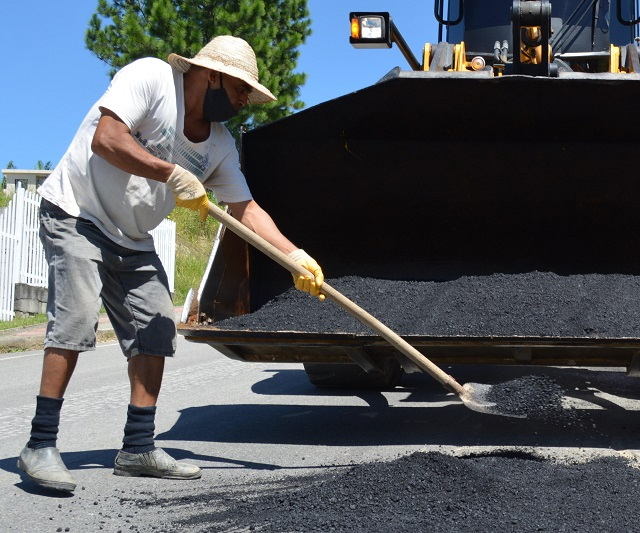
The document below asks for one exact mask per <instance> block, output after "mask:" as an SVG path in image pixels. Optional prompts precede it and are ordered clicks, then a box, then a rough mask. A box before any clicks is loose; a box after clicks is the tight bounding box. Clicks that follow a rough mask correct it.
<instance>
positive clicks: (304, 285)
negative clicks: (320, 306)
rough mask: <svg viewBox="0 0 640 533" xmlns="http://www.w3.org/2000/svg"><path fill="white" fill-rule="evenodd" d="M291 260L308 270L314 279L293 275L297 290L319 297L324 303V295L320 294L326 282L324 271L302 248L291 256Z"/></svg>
mask: <svg viewBox="0 0 640 533" xmlns="http://www.w3.org/2000/svg"><path fill="white" fill-rule="evenodd" d="M289 259H291V260H292V261H294V262H296V263H298V264H299V265H300V266H301V267H303V268H306V269H307V270H308V271H309V272H311V274H313V277H311V276H310V275H309V276H301V275H299V274H292V275H293V283H294V285H295V286H296V289H298V290H299V291H304V292H308V293H309V294H310V295H311V296H317V297H318V298H319V299H320V301H321V302H322V301H324V299H325V296H324V294H321V293H320V287H322V283H323V282H324V274H323V273H322V269H321V268H320V265H319V264H318V263H316V261H315V259H313V257H311V256H310V255H309V254H307V253H306V252H305V251H304V250H302V249H301V248H298V249H297V250H294V251H293V252H291V253H290V254H289Z"/></svg>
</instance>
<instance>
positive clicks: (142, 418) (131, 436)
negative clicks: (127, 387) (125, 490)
mask: <svg viewBox="0 0 640 533" xmlns="http://www.w3.org/2000/svg"><path fill="white" fill-rule="evenodd" d="M163 372H164V357H161V356H157V355H135V356H133V357H131V358H130V359H129V381H130V382H131V403H130V404H129V407H128V409H127V423H126V425H125V427H124V438H123V440H122V443H123V445H122V450H120V452H118V456H117V457H116V464H115V468H114V471H113V473H114V474H116V475H118V476H131V477H136V476H153V477H161V478H168V479H197V478H199V477H200V476H201V475H202V472H201V470H200V468H198V467H197V466H195V465H190V464H187V463H179V462H177V461H176V460H175V459H173V458H172V457H171V456H170V455H168V454H167V453H166V452H165V451H164V450H162V449H160V448H156V447H155V444H154V440H153V436H154V432H155V415H156V403H157V401H158V394H159V393H160V386H161V384H162V374H163Z"/></svg>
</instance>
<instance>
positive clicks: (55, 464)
mask: <svg viewBox="0 0 640 533" xmlns="http://www.w3.org/2000/svg"><path fill="white" fill-rule="evenodd" d="M18 468H19V469H20V470H22V471H23V472H25V473H26V474H27V476H29V479H31V481H33V482H34V483H36V484H38V485H40V486H41V487H46V488H48V489H54V490H63V491H66V492H73V491H74V490H75V489H76V482H75V480H74V479H73V477H71V474H70V472H69V471H68V470H67V467H66V466H64V463H63V462H62V458H61V457H60V452H59V451H58V448H40V449H39V450H32V449H31V448H29V447H27V446H25V448H24V449H23V450H22V451H21V452H20V457H19V458H18Z"/></svg>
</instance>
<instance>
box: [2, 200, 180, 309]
mask: <svg viewBox="0 0 640 533" xmlns="http://www.w3.org/2000/svg"><path fill="white" fill-rule="evenodd" d="M39 206H40V195H39V194H38V193H36V192H33V191H28V190H25V189H23V188H22V187H18V188H17V189H16V191H15V194H14V196H13V198H12V199H11V202H9V205H8V206H7V207H6V208H5V209H4V210H3V211H2V212H0V321H10V320H13V318H14V309H13V305H14V293H15V285H16V283H25V284H27V285H33V286H36V287H46V286H47V284H48V268H47V261H46V259H45V257H44V250H43V248H42V244H41V243H40V238H39V236H38V231H39V227H40V223H39V220H38V208H39ZM151 235H153V241H154V244H155V247H156V251H157V252H158V255H159V256H160V260H161V261H162V264H163V266H164V268H165V270H166V271H167V276H168V277H169V288H170V289H171V292H173V291H174V286H175V285H174V283H175V265H176V262H175V256H176V224H175V222H173V221H171V220H168V219H165V220H163V221H162V223H161V224H160V225H159V226H158V227H157V228H156V229H155V230H153V231H152V232H151Z"/></svg>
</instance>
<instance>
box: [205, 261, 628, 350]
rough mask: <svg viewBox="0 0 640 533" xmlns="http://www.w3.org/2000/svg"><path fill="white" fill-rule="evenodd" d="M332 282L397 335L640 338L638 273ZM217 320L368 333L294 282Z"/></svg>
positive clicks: (231, 325)
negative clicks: (245, 310)
mask: <svg viewBox="0 0 640 533" xmlns="http://www.w3.org/2000/svg"><path fill="white" fill-rule="evenodd" d="M327 281H328V282H329V283H330V284H331V286H333V287H334V288H335V289H337V290H338V291H340V292H341V293H342V294H344V295H345V296H346V297H347V298H349V299H351V300H353V301H354V302H355V303H356V304H358V305H359V306H361V307H362V308H363V309H365V310H366V311H368V312H369V313H371V314H372V315H373V316H374V317H376V318H377V319H378V320H380V321H382V322H383V323H384V324H385V325H387V326H388V327H389V328H391V329H392V330H394V331H395V332H396V333H398V334H400V335H433V336H469V337H474V336H479V337H486V336H513V335H517V336H532V337H539V336H542V337H577V338H581V337H587V338H619V337H640V306H638V302H640V276H632V275H623V274H607V275H603V274H579V275H578V274H576V275H568V276H560V275H558V274H555V273H552V272H527V273H522V274H499V273H498V274H492V275H488V276H462V277H460V278H457V279H455V280H450V281H398V280H382V279H375V278H360V277H357V276H349V277H344V278H337V279H335V280H327ZM216 327H219V328H221V329H232V330H236V329H237V330H245V329H246V330H251V331H305V332H319V333H322V332H335V333H356V334H370V333H371V330H369V329H368V328H367V327H366V326H364V325H363V324H361V323H360V322H359V321H357V320H356V319H355V318H353V317H351V316H350V315H348V314H347V313H346V312H345V311H344V310H342V309H341V308H340V307H339V306H337V305H334V304H332V303H331V302H328V301H325V302H320V301H318V299H317V298H311V297H309V295H308V294H305V293H302V292H300V291H297V290H295V289H293V288H292V289H290V290H288V291H286V292H285V293H283V294H281V295H279V296H277V297H276V298H274V299H273V300H271V301H269V302H267V303H266V304H265V305H264V306H262V308H260V309H258V310H257V311H255V312H253V313H251V314H247V315H242V316H239V317H233V318H229V319H227V320H224V321H221V322H218V323H216Z"/></svg>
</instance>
